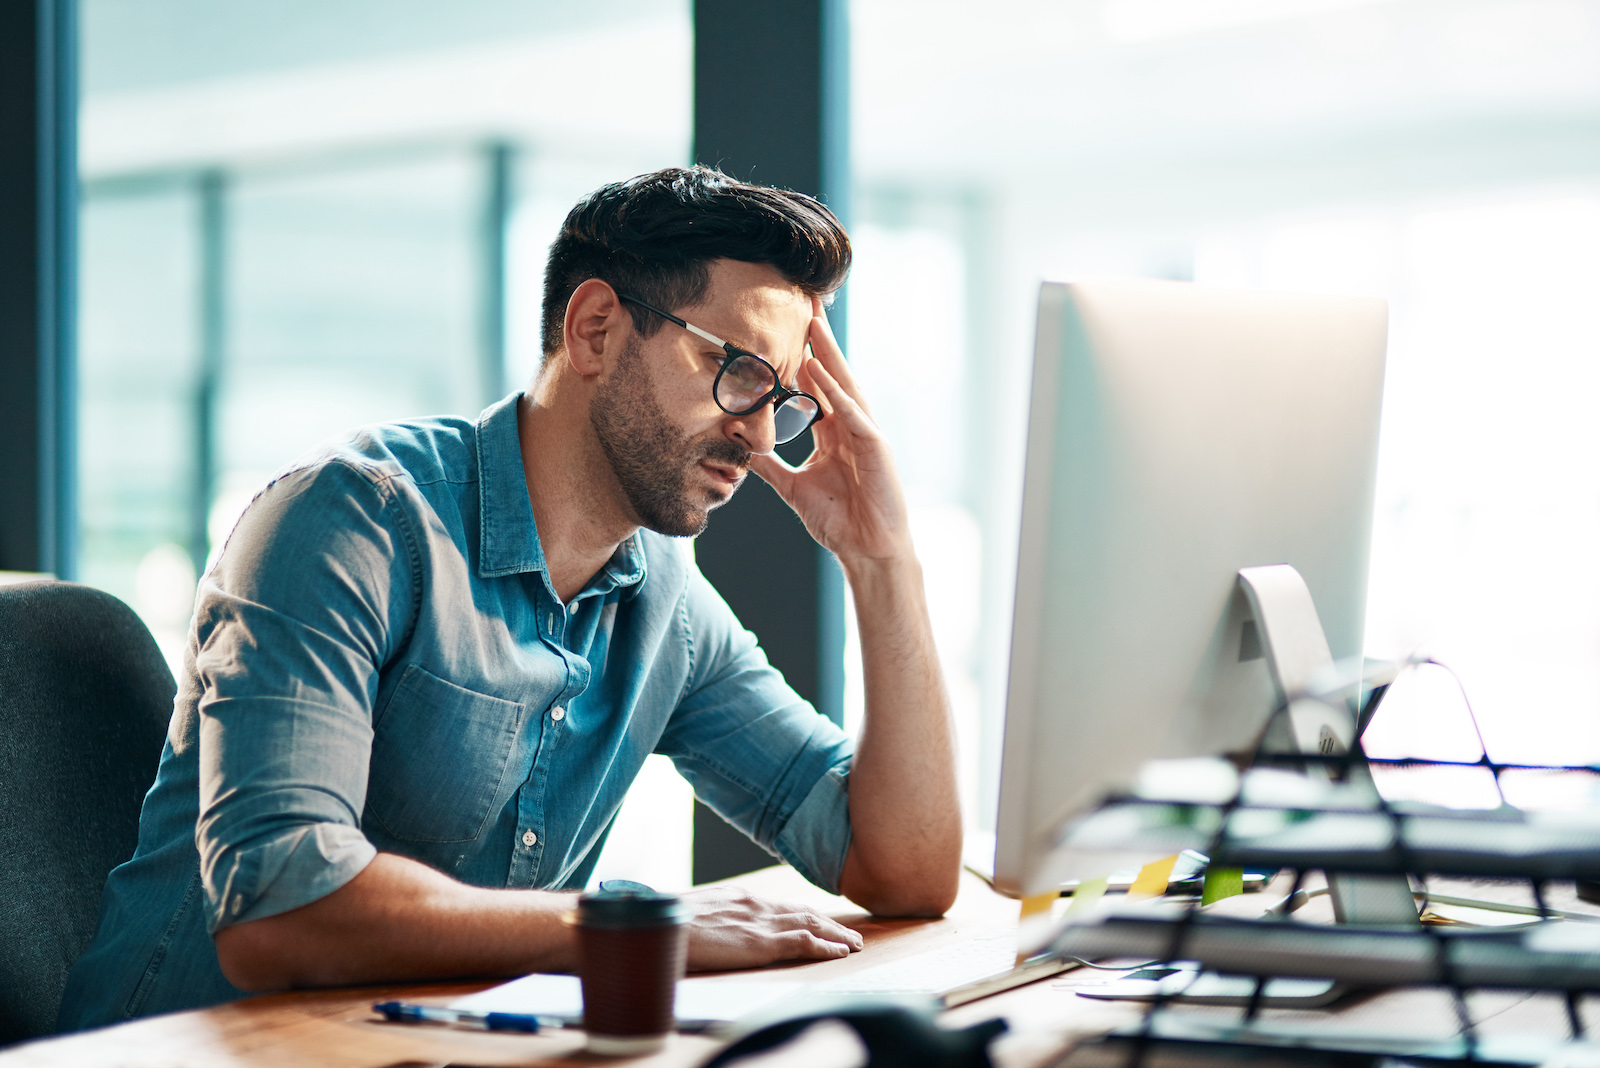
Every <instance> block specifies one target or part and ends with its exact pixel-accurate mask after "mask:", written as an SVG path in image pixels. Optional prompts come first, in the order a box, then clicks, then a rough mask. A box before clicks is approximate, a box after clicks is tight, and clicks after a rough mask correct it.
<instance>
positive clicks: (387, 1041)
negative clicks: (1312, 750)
mask: <svg viewBox="0 0 1600 1068" xmlns="http://www.w3.org/2000/svg"><path fill="white" fill-rule="evenodd" d="M734 881H736V882H738V883H740V884H742V885H744V886H746V887H748V888H749V889H750V890H752V891H754V892H755V893H758V894H761V895H762V896H765V897H769V898H774V899H778V900H789V901H799V902H804V903H806V904H809V905H811V906H813V907H815V908H819V909H821V910H823V911H825V912H827V913H828V914H829V915H832V916H835V917H837V918H838V919H840V920H841V921H842V922H844V923H845V924H847V925H848V926H850V927H853V928H855V929H856V930H858V931H860V932H861V933H862V935H864V936H865V938H866V942H867V948H866V949H865V950H864V951H863V952H861V953H856V954H852V955H851V956H849V957H846V958H844V959H841V960H832V961H820V962H817V963H814V964H802V965H790V966H780V967H776V968H766V969H762V970H760V971H755V972H735V973H729V974H728V978H729V979H730V980H731V981H750V980H759V979H763V978H770V979H775V980H794V979H806V980H822V979H829V978H833V977H835V976H839V975H844V974H847V973H849V972H852V971H858V970H860V969H862V968H868V967H872V966H874V965H877V964H883V963H886V962H888V961H892V960H896V959H898V958H900V957H904V956H906V955H908V954H912V953H919V952H922V951H924V950H929V949H937V948H939V947H941V946H945V945H949V944H952V943H955V942H960V941H965V940H967V939H973V938H983V937H988V936H993V935H996V934H1001V933H1005V932H1007V931H1010V930H1013V929H1015V927H1016V917H1017V903H1016V902H1015V901H1010V900H1007V899H1005V898H1002V897H1000V896H998V895H997V894H995V893H993V892H992V891H990V890H989V889H988V888H987V887H986V886H984V885H983V883H982V882H980V881H979V880H978V879H976V878H975V877H973V876H971V875H964V876H963V882H962V886H961V894H960V897H959V898H958V899H957V901H956V905H955V907H954V908H953V909H951V910H950V914H949V915H948V916H946V917H944V918H943V919H939V920H890V921H885V920H875V919H873V918H871V917H869V916H865V915H863V914H862V913H861V911H860V910H859V909H857V908H855V906H853V905H851V904H850V903H849V902H848V901H846V900H844V899H843V898H839V897H833V896H831V895H828V894H824V893H822V892H821V891H819V890H817V889H816V888H814V887H812V886H810V885H809V884H807V883H806V882H805V881H804V880H802V879H801V878H800V877H799V876H798V875H797V874H795V872H794V871H793V870H791V869H789V868H769V869H767V870H765V871H761V872H756V873H755V874H753V875H750V876H746V877H745V878H743V879H739V880H734ZM1435 890H1436V892H1448V893H1455V894H1459V895H1461V896H1465V897H1476V898H1487V899H1492V900H1505V901H1517V902H1525V899H1526V897H1527V891H1526V887H1525V885H1522V884H1514V883H1510V882H1504V883H1496V882H1494V881H1474V882H1466V881H1459V880H1451V881H1450V882H1449V883H1445V884H1442V885H1437V886H1435ZM1272 897H1273V895H1272V893H1271V892H1270V891H1269V892H1268V893H1266V894H1262V895H1255V894H1251V895H1246V896H1244V897H1240V898H1234V899H1232V900H1231V901H1227V902H1222V903H1221V904H1219V905H1218V906H1217V908H1218V909H1221V910H1223V911H1227V912H1234V913H1236V914H1238V915H1242V916H1249V915H1259V913H1260V911H1261V909H1262V907H1263V906H1264V905H1265V904H1266V903H1267V901H1268V900H1269V899H1271V898H1272ZM1549 903H1550V904H1551V905H1552V906H1554V907H1556V908H1564V909H1574V910H1577V911H1600V910H1597V909H1596V908H1595V907H1594V906H1590V905H1587V904H1585V903H1583V902H1579V901H1577V900H1576V898H1574V897H1573V896H1572V891H1571V887H1570V884H1567V885H1562V886H1553V887H1552V888H1551V894H1550V902H1549ZM1323 912H1328V913H1329V915H1326V916H1315V914H1318V913H1323ZM1304 915H1305V917H1306V918H1308V919H1309V918H1321V919H1324V920H1330V919H1331V910H1329V909H1328V906H1327V903H1326V899H1321V900H1320V901H1319V902H1318V903H1314V904H1313V905H1312V906H1308V908H1307V910H1306V913H1305V914H1304ZM1104 979H1105V974H1104V973H1103V972H1095V971H1091V970H1089V969H1079V970H1077V971H1074V972H1066V973H1063V974H1061V975H1058V976H1056V977H1054V978H1051V979H1045V980H1041V981H1040V982H1036V983H1033V984H1031V985H1029V986H1025V987H1020V988H1018V989H1016V990H1011V991H1008V992H1006V993H1004V994H999V995H996V996H994V997H991V998H984V999H983V1000H981V1001H976V1002H972V1003H971V1004H968V1005H963V1006H961V1007H960V1008H957V1009H954V1010H951V1011H950V1012H949V1013H947V1014H946V1017H947V1019H948V1020H949V1022H951V1023H953V1024H956V1025H958V1026H965V1025H966V1024H970V1023H976V1022H978V1021H979V1020H985V1019H989V1018H990V1017H993V1016H996V1015H1001V1016H1004V1017H1006V1019H1007V1020H1008V1021H1009V1022H1010V1024H1011V1031H1010V1033H1009V1034H1007V1035H1005V1036H1003V1037H1002V1038H1000V1039H999V1040H998V1041H997V1042H996V1043H995V1045H994V1047H993V1054H994V1059H995V1062H996V1064H997V1065H999V1066H1000V1068H1041V1066H1043V1065H1047V1064H1049V1063H1051V1062H1052V1061H1053V1060H1054V1059H1055V1058H1056V1057H1057V1056H1058V1055H1059V1053H1060V1052H1061V1051H1062V1050H1063V1049H1064V1048H1065V1047H1066V1046H1067V1045H1069V1044H1070V1043H1071V1042H1072V1041H1075V1040H1077V1039H1080V1038H1083V1037H1087V1036H1090V1035H1096V1034H1101V1033H1104V1032H1105V1031H1108V1030H1111V1029H1112V1028H1114V1027H1117V1026H1120V1025H1122V1024H1125V1023H1129V1022H1131V1021H1134V1020H1137V1019H1138V1018H1139V1017H1140V1015H1141V1013H1142V1011H1143V1010H1142V1008H1141V1007H1140V1006H1138V1005H1135V1004H1131V1003H1118V1002H1101V1001H1092V1000H1090V999H1087V998H1080V997H1077V996H1076V995H1075V994H1074V992H1073V991H1074V988H1076V987H1079V986H1083V985H1085V984H1092V983H1098V982H1102V981H1104ZM493 985H495V981H489V980H480V981H475V982H454V983H430V984H404V985H401V984H396V985H391V986H379V987H362V988H343V989H337V990H313V991H302V992H297V993H290V994H269V995H265V996H262V997H255V998H247V999H245V1000H243V1001H236V1002H233V1003H231V1004H228V1005H220V1006H217V1007H216V1008H211V1009H202V1010H198V1011H195V1012H183V1013H174V1014H172V1015H169V1016H158V1017H153V1018H150V1019H145V1020H136V1021H133V1022H132V1023H127V1024H122V1025H120V1026H117V1027H108V1028H105V1029H102V1030H99V1031H90V1032H85V1033H81V1034H76V1035H67V1036H64V1037H61V1038H53V1039H43V1040H41V1041H38V1042H33V1043H30V1044H28V1045H25V1046H17V1047H13V1048H11V1049H9V1050H5V1051H3V1052H0V1068H21V1066H24V1065H37V1066H40V1068H46V1066H48V1068H59V1066H61V1065H74V1066H77V1065H117V1066H120V1068H190V1066H193V1068H259V1066H264V1065H288V1064H292V1065H304V1066H308V1068H443V1066H445V1065H458V1066H463V1068H465V1066H468V1065H482V1066H486V1068H487V1066H496V1068H499V1066H511V1065H519V1066H537V1065H560V1066H563V1068H571V1066H576V1065H589V1064H627V1065H649V1066H652V1068H679V1066H690V1065H697V1064H700V1063H701V1062H702V1061H704V1060H706V1059H707V1058H708V1057H709V1056H710V1055H711V1052H712V1051H713V1050H714V1049H716V1048H717V1046H718V1043H717V1042H716V1041H715V1040H712V1039H709V1038H704V1037H700V1036H694V1035H677V1036H674V1037H673V1039H672V1040H671V1041H670V1042H669V1044H668V1046H667V1048H666V1049H665V1050H663V1051H662V1052H660V1053H658V1054H655V1055H653V1056H650V1057H643V1058H636V1059H632V1060H621V1061H619V1060H614V1059H608V1058H595V1057H589V1056H587V1055H585V1054H584V1053H583V1034H582V1032H579V1031H561V1030H557V1031H550V1032H546V1033H544V1034H539V1035H507V1034H485V1033H481V1032H473V1031H463V1030H455V1029H448V1028H434V1027H421V1026H417V1025H407V1024H390V1023H385V1022H383V1021H382V1020H380V1019H379V1018H378V1017H377V1016H376V1015H375V1014H374V1013H373V1012H372V1008H371V1007H372V1004H373V1002H375V1001H385V1000H389V999H391V998H398V999H403V1000H407V1001H420V1002H426V1003H431V1004H444V1003H446V1002H448V1001H450V1000H452V999H454V998H457V997H460V996H461V995H463V994H469V993H472V992H474V991H477V990H482V989H484V988H485V987H488V986H493ZM1589 1000H1590V1002H1592V1004H1586V1005H1585V1013H1584V1015H1585V1017H1586V1018H1587V1022H1588V1024H1589V1026H1590V1029H1591V1033H1594V1032H1595V1030H1597V1029H1600V997H1596V998H1593V999H1589ZM1469 1004H1470V1006H1471V1009H1472V1014H1473V1016H1474V1018H1476V1019H1477V1020H1478V1021H1480V1033H1482V1034H1508V1033H1519V1032H1520V1033H1529V1032H1531V1033H1536V1034H1548V1035H1555V1036H1560V1035H1564V1034H1565V1030H1566V1019H1565V1009H1564V1006H1563V1005H1562V1003H1561V1001H1560V999H1559V998H1557V997H1555V996H1554V995H1549V994H1530V993H1526V992H1520V991H1478V992H1474V993H1472V994H1471V995H1470V996H1469ZM1175 1011H1183V1012H1192V1013H1196V1014H1200V1015H1206V1016H1214V1017H1221V1018H1227V1019H1238V1016H1239V1010H1237V1009H1230V1008H1202V1007H1186V1008H1184V1009H1182V1010H1175ZM1262 1020H1263V1022H1264V1023H1277V1024H1281V1025H1288V1026H1293V1027H1296V1028H1303V1029H1306V1030H1311V1031H1316V1030H1322V1029H1327V1030H1332V1031H1346V1032H1350V1031H1359V1032H1365V1033H1368V1034H1384V1033H1388V1034H1407V1035H1411V1036H1414V1037H1425V1036H1431V1037H1438V1038H1445V1037H1448V1036H1449V1035H1452V1034H1455V1033H1456V1032H1457V1030H1458V1026H1457V1021H1456V1016H1455V1009H1454V1006H1453V1005H1452V1003H1451V999H1450V995H1449V994H1448V993H1447V992H1446V991H1444V990H1440V989H1434V988H1425V989H1415V990H1395V991H1388V992H1384V993H1381V994H1375V995H1365V996H1363V995H1357V996H1354V997H1352V998H1350V999H1348V1000H1347V1002H1345V1003H1343V1004H1341V1005H1340V1006H1339V1007H1338V1009H1337V1010H1335V1011H1329V1010H1267V1011H1265V1012H1263V1013H1262Z"/></svg>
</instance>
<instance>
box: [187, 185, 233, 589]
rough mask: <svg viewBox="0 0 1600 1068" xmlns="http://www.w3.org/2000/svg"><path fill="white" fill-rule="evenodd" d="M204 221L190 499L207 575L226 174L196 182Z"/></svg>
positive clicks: (222, 348)
mask: <svg viewBox="0 0 1600 1068" xmlns="http://www.w3.org/2000/svg"><path fill="white" fill-rule="evenodd" d="M196 196H197V197H198V199H199V212H198V214H199V221H200V300H199V305H200V370H199V376H198V378H197V380H196V382H195V395H194V485H193V486H192V487H191V488H190V501H189V558H190V559H191V560H193V561H194V573H195V574H196V575H201V574H204V573H205V568H206V557H207V556H208V555H209V554H210V551H211V530H210V527H211V524H210V520H211V502H212V501H214V500H216V497H217V472H218V470H219V469H220V466H221V465H220V457H219V456H218V455H217V453H218V443H217V405H218V404H220V403H221V400H222V375H223V371H224V367H225V366H226V362H227V344H228V178H227V175H225V174H223V172H221V171H215V170H213V171H206V172H204V173H202V174H201V175H200V178H199V182H198V183H197V186H196Z"/></svg>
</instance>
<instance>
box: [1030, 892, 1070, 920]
mask: <svg viewBox="0 0 1600 1068" xmlns="http://www.w3.org/2000/svg"><path fill="white" fill-rule="evenodd" d="M1060 897H1061V894H1060V893H1059V892H1057V891H1055V890H1047V891H1045V892H1044V893H1042V894H1034V895H1033V896H1032V897H1025V898H1023V899H1022V919H1024V920H1026V919H1029V918H1031V917H1033V916H1037V915H1039V914H1040V913H1041V912H1049V911H1050V906H1051V905H1054V904H1055V903H1056V901H1057V900H1059V899H1060Z"/></svg>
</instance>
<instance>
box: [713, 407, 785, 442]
mask: <svg viewBox="0 0 1600 1068" xmlns="http://www.w3.org/2000/svg"><path fill="white" fill-rule="evenodd" d="M723 433H725V434H727V436H728V438H729V439H730V440H732V441H737V442H739V443H740V444H741V445H743V446H744V447H745V448H747V449H749V450H750V451H751V452H760V453H767V452H771V451H772V450H773V449H775V448H777V447H778V431H777V427H776V426H774V425H773V419H772V405H771V404H770V403H768V404H763V405H762V406H761V407H759V408H757V409H756V410H755V411H753V412H751V413H750V414H749V415H733V416H729V417H728V421H727V422H726V423H724V424H723Z"/></svg>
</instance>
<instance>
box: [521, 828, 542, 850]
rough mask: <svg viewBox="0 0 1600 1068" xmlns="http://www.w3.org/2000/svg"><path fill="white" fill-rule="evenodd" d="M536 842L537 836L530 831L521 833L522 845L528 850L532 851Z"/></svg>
mask: <svg viewBox="0 0 1600 1068" xmlns="http://www.w3.org/2000/svg"><path fill="white" fill-rule="evenodd" d="M538 840H539V836H538V835H536V834H534V833H533V832H532V831H523V832H522V844H523V845H525V846H527V847H528V848H529V849H532V848H533V843H535V842H537V841H538Z"/></svg>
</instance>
